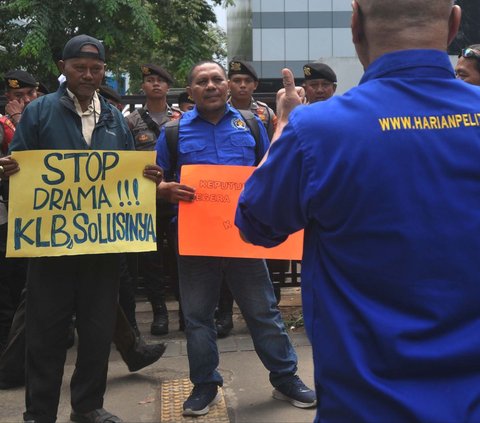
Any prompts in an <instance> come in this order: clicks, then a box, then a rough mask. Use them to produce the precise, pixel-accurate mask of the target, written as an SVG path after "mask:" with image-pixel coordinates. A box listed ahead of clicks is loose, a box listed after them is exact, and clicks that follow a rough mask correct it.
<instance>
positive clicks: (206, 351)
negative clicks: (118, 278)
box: [156, 61, 316, 416]
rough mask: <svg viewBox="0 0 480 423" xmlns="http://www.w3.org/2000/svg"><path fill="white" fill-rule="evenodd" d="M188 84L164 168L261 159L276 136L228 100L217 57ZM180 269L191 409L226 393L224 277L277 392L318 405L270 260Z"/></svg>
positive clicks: (175, 193) (179, 195)
mask: <svg viewBox="0 0 480 423" xmlns="http://www.w3.org/2000/svg"><path fill="white" fill-rule="evenodd" d="M187 92H188V94H189V95H190V96H191V97H192V99H193V100H194V102H195V107H194V109H193V110H192V111H189V112H187V113H185V114H184V115H183V116H182V117H181V119H180V120H179V121H178V122H179V128H178V129H179V132H178V140H177V144H176V148H175V150H174V151H176V152H177V158H176V160H173V157H174V156H175V153H174V152H173V151H171V150H170V149H169V147H168V144H167V139H166V135H165V133H166V132H165V127H164V128H163V129H162V132H161V134H160V137H159V139H158V142H157V147H156V149H157V164H158V165H159V166H160V167H162V168H163V169H164V170H165V173H167V172H172V171H173V172H174V173H176V174H177V175H179V173H180V172H181V166H182V165H184V164H217V165H225V164H229V165H237V166H253V165H254V164H255V163H256V162H257V160H256V159H257V157H256V156H257V154H256V150H258V151H259V156H260V157H262V156H263V154H264V153H265V151H266V150H267V147H268V143H269V141H268V136H267V132H266V130H265V127H264V126H263V125H262V123H261V121H260V119H258V118H255V117H254V116H253V115H252V118H254V119H257V121H256V122H257V125H258V129H259V131H260V133H259V139H258V140H255V138H254V137H253V135H252V132H251V130H250V129H249V127H248V125H247V123H246V122H245V120H244V118H243V117H242V114H241V113H240V112H239V111H238V110H236V109H234V108H233V107H231V106H230V105H228V104H227V92H228V83H227V75H226V73H225V70H224V69H223V68H222V67H221V66H220V65H219V64H218V63H215V62H211V61H205V62H200V63H198V64H196V65H194V66H193V68H192V69H191V71H190V73H189V76H188V87H187ZM167 125H168V124H167ZM257 143H258V145H257ZM172 150H173V149H172ZM172 167H173V168H172ZM159 195H160V196H161V197H162V198H164V199H165V200H168V201H170V202H172V203H178V202H179V201H194V198H195V189H194V188H193V187H190V186H187V185H183V184H180V183H179V182H177V181H175V182H165V181H162V183H161V184H160V185H159ZM178 271H179V284H180V298H181V302H182V308H183V313H184V316H185V334H186V336H187V351H188V362H189V366H190V380H191V381H192V383H193V385H194V388H193V390H192V393H191V394H190V396H189V398H188V399H187V400H186V401H185V402H184V404H183V414H184V415H188V416H199V415H204V414H207V413H208V412H209V407H210V406H211V405H213V404H215V403H216V402H218V400H219V399H220V396H219V395H218V387H219V386H222V384H223V379H222V376H221V375H220V373H219V372H218V370H217V367H218V363H219V357H218V349H217V343H216V340H217V339H216V338H217V334H216V331H215V322H214V313H215V307H216V305H217V303H218V296H219V293H220V285H221V283H222V281H223V280H225V282H226V284H227V285H228V287H229V289H230V291H231V292H232V294H233V298H234V299H235V301H236V302H237V304H238V305H239V307H240V309H241V311H242V314H243V316H244V317H245V321H246V323H247V326H248V328H249V330H250V333H251V335H252V338H253V342H254V345H255V351H256V352H257V354H258V356H259V357H260V359H261V360H262V363H263V364H264V365H265V367H266V368H267V369H268V370H269V371H270V382H271V383H272V385H273V386H274V387H275V390H274V393H273V396H274V398H277V399H281V400H285V401H289V402H290V403H291V404H293V405H294V406H296V407H301V408H310V407H314V406H315V404H316V400H315V394H314V392H312V391H311V390H310V389H309V388H307V387H306V386H305V385H304V384H303V382H302V381H301V380H300V378H299V377H298V376H297V375H296V371H297V356H296V354H295V351H294V349H293V346H292V344H291V342H290V340H289V338H288V335H287V332H286V329H285V324H284V323H283V321H282V317H281V315H280V312H279V310H278V308H277V306H276V299H275V294H274V291H273V286H272V283H271V282H270V279H269V276H268V271H267V268H266V265H265V261H264V260H260V259H241V258H228V257H202V256H179V257H178Z"/></svg>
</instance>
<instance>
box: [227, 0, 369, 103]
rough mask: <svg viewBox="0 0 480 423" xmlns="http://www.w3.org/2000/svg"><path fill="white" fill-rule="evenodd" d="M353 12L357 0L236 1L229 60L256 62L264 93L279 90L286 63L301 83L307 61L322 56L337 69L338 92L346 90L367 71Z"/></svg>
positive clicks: (229, 27) (231, 18) (229, 14)
mask: <svg viewBox="0 0 480 423" xmlns="http://www.w3.org/2000/svg"><path fill="white" fill-rule="evenodd" d="M351 16H352V6H351V0H236V1H235V7H232V8H228V9H227V38H228V58H229V60H231V59H232V58H233V57H240V58H243V59H245V60H249V61H251V62H252V63H253V66H254V67H255V69H256V71H257V72H258V75H259V77H260V78H261V86H260V87H259V89H258V91H275V90H276V89H278V88H279V87H280V84H281V79H280V72H281V70H282V68H284V67H288V68H290V69H291V70H292V71H293V73H294V75H295V77H296V79H297V83H299V82H301V80H302V78H303V65H304V64H305V63H308V62H312V61H316V60H319V61H322V62H324V63H327V64H328V65H330V66H331V67H332V69H334V71H335V73H336V74H337V77H338V88H337V93H343V92H345V91H347V90H348V89H350V88H351V87H353V86H355V85H357V84H358V81H359V80H360V78H361V76H362V74H363V69H362V66H361V64H360V63H359V61H358V59H357V58H356V53H355V48H354V46H353V43H352V35H351V31H350V22H351Z"/></svg>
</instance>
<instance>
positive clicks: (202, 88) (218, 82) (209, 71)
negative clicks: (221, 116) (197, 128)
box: [187, 63, 228, 113]
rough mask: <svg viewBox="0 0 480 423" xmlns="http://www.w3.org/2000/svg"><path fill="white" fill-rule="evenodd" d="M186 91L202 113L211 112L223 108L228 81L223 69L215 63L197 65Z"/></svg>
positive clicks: (225, 101) (225, 102)
mask: <svg viewBox="0 0 480 423" xmlns="http://www.w3.org/2000/svg"><path fill="white" fill-rule="evenodd" d="M187 92H188V95H189V96H190V97H192V99H193V101H194V102H195V104H196V105H197V109H198V110H199V111H200V112H201V113H202V112H206V113H212V112H217V111H221V110H224V109H225V105H226V104H227V93H228V83H227V79H226V77H225V73H224V72H223V69H221V68H220V66H219V65H217V64H215V63H204V64H203V65H200V66H197V67H196V68H195V69H194V71H193V75H192V82H191V84H190V86H189V87H187Z"/></svg>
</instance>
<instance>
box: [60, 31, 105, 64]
mask: <svg viewBox="0 0 480 423" xmlns="http://www.w3.org/2000/svg"><path fill="white" fill-rule="evenodd" d="M86 45H91V46H94V47H95V48H96V49H97V50H98V53H94V52H91V51H81V50H82V47H84V46H86ZM77 57H90V58H92V59H99V60H101V61H102V62H105V48H104V47H103V44H102V43H101V42H100V41H99V40H97V39H96V38H93V37H90V36H89V35H85V34H81V35H77V36H75V37H73V38H70V40H68V41H67V44H65V47H64V48H63V54H62V60H67V59H74V58H77Z"/></svg>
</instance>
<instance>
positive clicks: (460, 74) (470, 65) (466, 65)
mask: <svg viewBox="0 0 480 423" xmlns="http://www.w3.org/2000/svg"><path fill="white" fill-rule="evenodd" d="M475 61H476V59H474V58H466V57H460V58H459V59H458V62H457V66H455V73H456V75H457V78H458V79H461V80H463V81H465V82H468V83H469V84H473V85H480V71H479V70H478V68H477V63H476V62H475Z"/></svg>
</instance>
